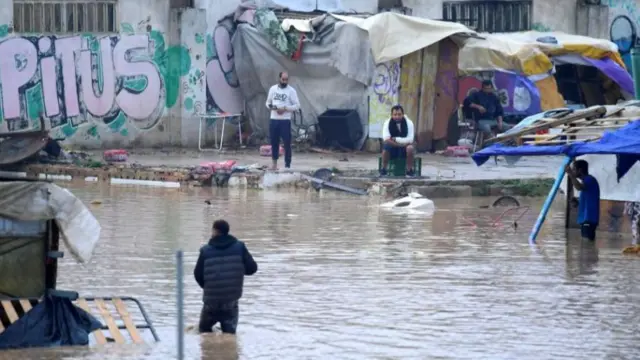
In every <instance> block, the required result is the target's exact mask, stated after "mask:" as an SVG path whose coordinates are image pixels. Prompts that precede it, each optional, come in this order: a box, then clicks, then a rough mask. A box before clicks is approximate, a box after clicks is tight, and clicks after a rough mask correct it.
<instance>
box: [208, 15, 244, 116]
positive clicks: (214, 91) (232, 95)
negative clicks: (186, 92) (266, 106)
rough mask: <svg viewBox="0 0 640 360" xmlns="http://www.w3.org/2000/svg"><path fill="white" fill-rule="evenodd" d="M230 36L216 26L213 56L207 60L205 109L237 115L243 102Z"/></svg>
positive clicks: (222, 28)
mask: <svg viewBox="0 0 640 360" xmlns="http://www.w3.org/2000/svg"><path fill="white" fill-rule="evenodd" d="M231 35H232V34H231V33H230V31H229V30H228V29H227V27H225V26H224V25H218V26H217V27H216V29H215V30H214V32H213V36H212V38H213V46H214V48H215V55H214V57H213V58H211V59H207V60H208V61H207V91H208V96H207V98H208V102H209V103H210V104H208V106H207V108H208V109H210V108H211V109H214V111H218V112H224V113H230V114H238V113H241V112H242V111H243V109H244V106H243V102H244V100H243V97H242V93H241V92H240V88H239V83H238V79H237V77H236V74H235V62H234V55H233V47H232V46H231ZM209 98H210V99H209Z"/></svg>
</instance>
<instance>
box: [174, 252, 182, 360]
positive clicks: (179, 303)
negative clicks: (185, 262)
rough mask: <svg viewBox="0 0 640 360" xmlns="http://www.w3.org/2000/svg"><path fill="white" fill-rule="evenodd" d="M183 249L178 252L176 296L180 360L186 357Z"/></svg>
mask: <svg viewBox="0 0 640 360" xmlns="http://www.w3.org/2000/svg"><path fill="white" fill-rule="evenodd" d="M182 255H183V254H182V250H178V251H177V252H176V278H177V279H176V296H177V300H176V303H177V306H178V360H183V359H184V294H183V288H184V284H183V279H184V275H183V273H184V269H183V268H182Z"/></svg>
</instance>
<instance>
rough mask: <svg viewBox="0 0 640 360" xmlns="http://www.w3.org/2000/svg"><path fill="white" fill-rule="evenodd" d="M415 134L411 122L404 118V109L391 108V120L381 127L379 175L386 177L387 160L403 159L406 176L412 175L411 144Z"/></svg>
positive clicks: (412, 153)
mask: <svg viewBox="0 0 640 360" xmlns="http://www.w3.org/2000/svg"><path fill="white" fill-rule="evenodd" d="M414 138H415V132H414V128H413V122H412V121H411V120H410V119H409V118H407V117H406V116H404V109H403V108H402V106H400V105H395V106H394V107H392V108H391V118H390V119H389V120H387V121H385V122H384V125H382V141H383V145H382V146H383V147H382V169H381V170H380V175H382V176H385V175H387V166H388V165H389V160H391V159H398V158H404V159H406V161H407V176H413V175H414V169H413V157H414V147H413V142H414Z"/></svg>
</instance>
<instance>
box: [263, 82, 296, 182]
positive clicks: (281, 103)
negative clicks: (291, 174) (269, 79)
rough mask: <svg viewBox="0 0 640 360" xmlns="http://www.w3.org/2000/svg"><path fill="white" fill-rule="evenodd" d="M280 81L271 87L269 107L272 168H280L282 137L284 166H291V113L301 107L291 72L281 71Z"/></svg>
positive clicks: (268, 99) (268, 100) (268, 97)
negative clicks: (290, 84) (290, 82)
mask: <svg viewBox="0 0 640 360" xmlns="http://www.w3.org/2000/svg"><path fill="white" fill-rule="evenodd" d="M279 78H280V82H279V83H278V84H277V85H273V86H272V87H271V88H270V89H269V94H268V95H267V103H266V105H267V108H269V109H270V110H271V120H269V137H270V138H271V159H273V165H272V167H271V169H272V170H277V169H278V155H280V138H282V142H283V145H284V167H285V168H290V167H291V115H292V114H293V113H294V112H295V111H297V110H298V109H300V101H299V100H298V93H297V92H296V90H295V89H294V88H292V87H291V86H289V74H287V73H286V72H281V73H280V74H279Z"/></svg>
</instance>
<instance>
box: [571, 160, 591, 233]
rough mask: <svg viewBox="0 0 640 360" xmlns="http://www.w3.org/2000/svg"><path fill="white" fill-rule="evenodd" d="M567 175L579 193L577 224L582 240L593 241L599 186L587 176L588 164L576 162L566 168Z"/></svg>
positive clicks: (580, 161)
mask: <svg viewBox="0 0 640 360" xmlns="http://www.w3.org/2000/svg"><path fill="white" fill-rule="evenodd" d="M565 170H566V172H567V175H568V176H569V179H571V183H572V184H573V187H575V188H576V190H578V191H580V198H579V200H578V224H579V225H580V232H581V233H582V238H583V239H588V240H590V241H595V239H596V229H597V228H598V222H599V221H600V185H599V184H598V180H596V178H595V177H593V176H591V175H589V163H588V162H586V161H585V160H577V161H574V162H573V168H572V166H571V165H567V167H566V169H565Z"/></svg>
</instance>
